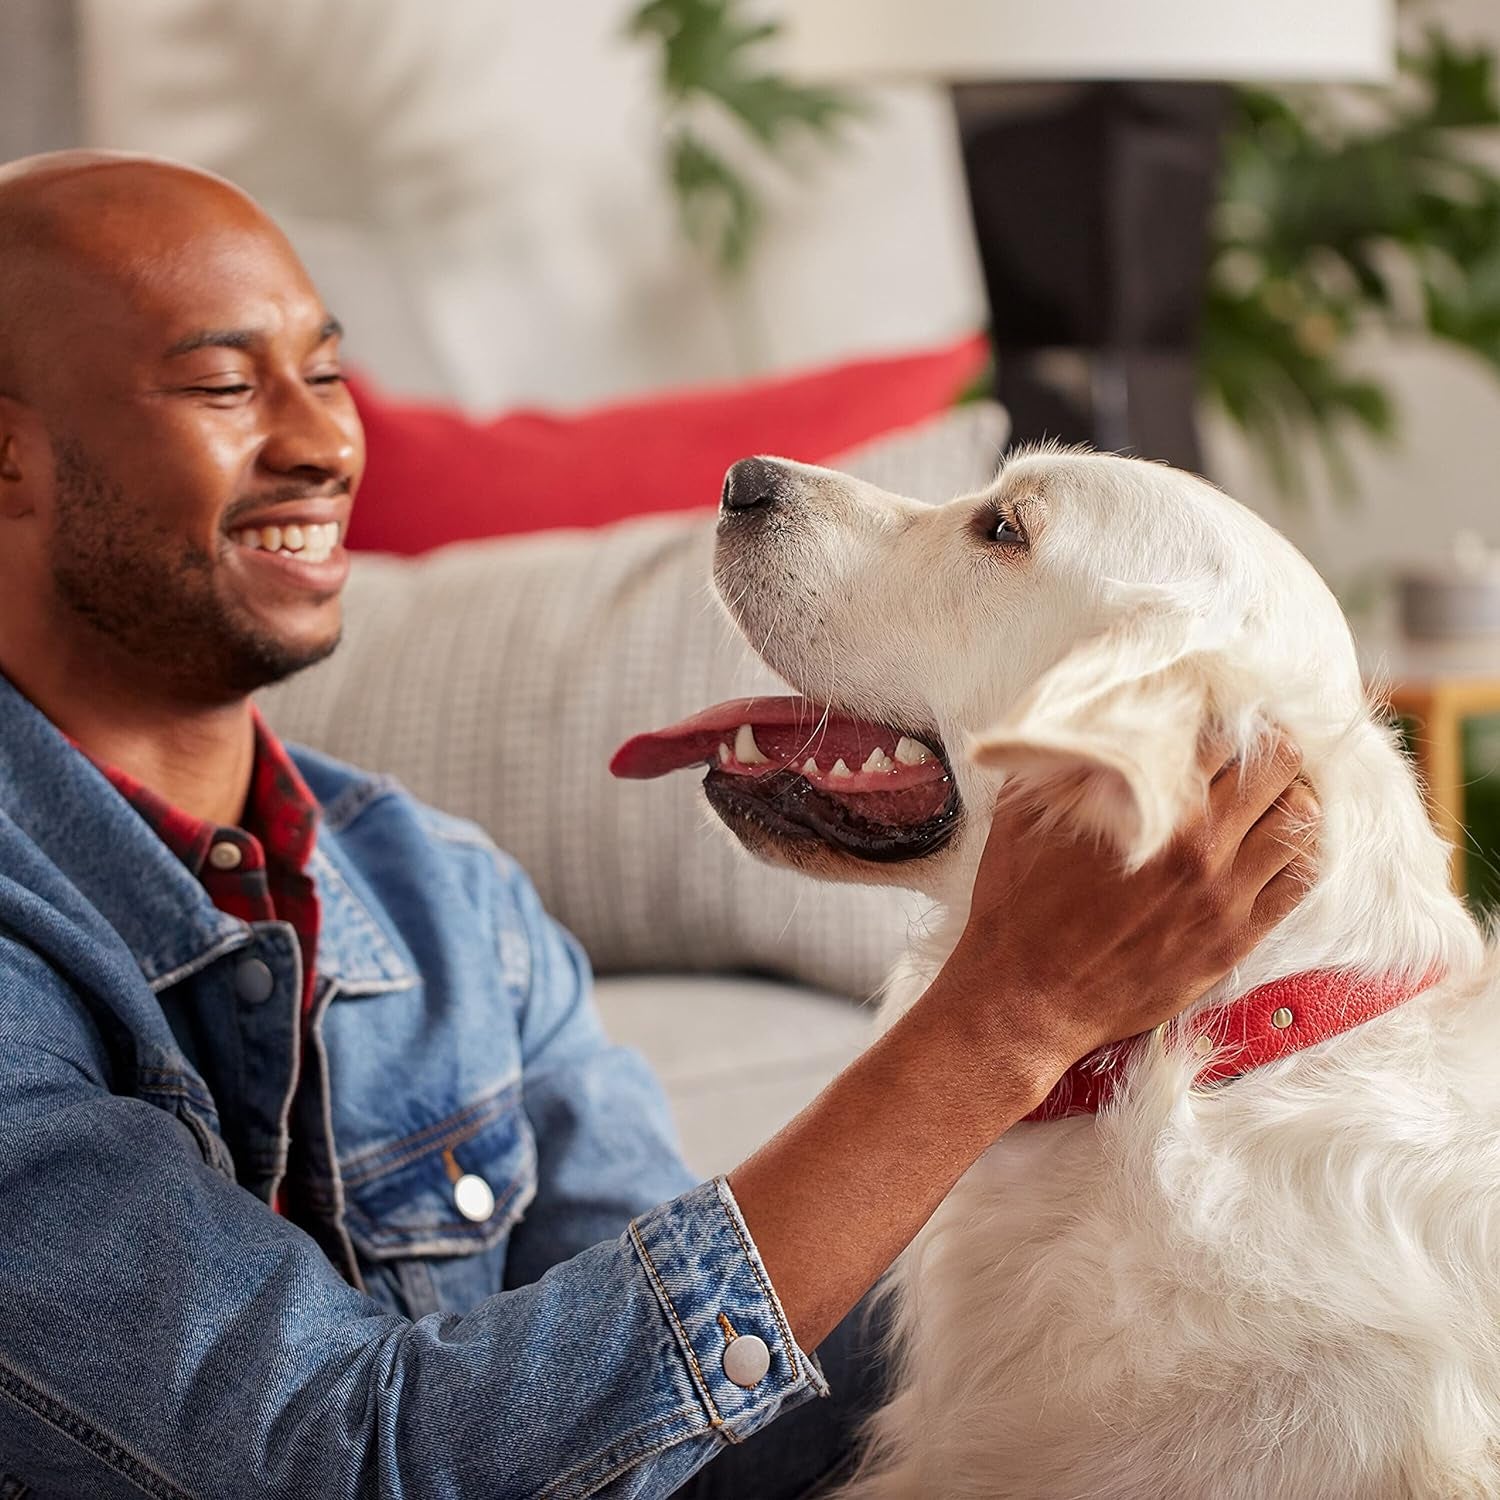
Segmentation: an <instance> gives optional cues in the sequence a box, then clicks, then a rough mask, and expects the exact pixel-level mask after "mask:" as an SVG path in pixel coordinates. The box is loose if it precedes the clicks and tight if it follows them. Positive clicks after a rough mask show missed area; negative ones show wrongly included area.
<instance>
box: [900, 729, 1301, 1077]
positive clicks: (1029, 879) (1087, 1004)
mask: <svg viewBox="0 0 1500 1500" xmlns="http://www.w3.org/2000/svg"><path fill="white" fill-rule="evenodd" d="M1200 763H1201V764H1202V767H1203V770H1204V773H1205V775H1207V776H1209V777H1210V778H1211V780H1210V785H1209V791H1208V796H1207V798H1206V800H1205V803H1204V805H1203V807H1202V808H1201V809H1200V810H1198V811H1197V812H1196V813H1195V814H1194V815H1193V816H1192V817H1191V818H1190V819H1189V821H1188V822H1187V823H1186V824H1185V825H1184V826H1183V827H1182V828H1181V829H1180V830H1179V831H1178V834H1177V836H1176V837H1175V838H1174V839H1173V841H1172V842H1171V844H1170V845H1168V847H1167V848H1166V849H1165V850H1164V851H1163V852H1162V853H1161V854H1159V855H1158V856H1157V857H1156V858H1155V859H1153V860H1151V861H1150V862H1149V863H1148V864H1146V865H1144V866H1142V867H1141V868H1140V869H1139V870H1137V871H1135V872H1134V873H1133V874H1126V873H1125V872H1124V871H1122V870H1121V869H1120V867H1119V864H1118V861H1116V860H1114V859H1112V858H1110V857H1109V856H1107V855H1104V854H1101V852H1100V851H1099V850H1098V849H1097V848H1095V847H1093V846H1092V845H1090V844H1087V843H1082V842H1077V841H1074V840H1071V839H1069V838H1068V837H1067V836H1066V835H1065V834H1063V833H1061V832H1059V831H1057V830H1055V829H1054V830H1051V831H1045V832H1044V831H1043V830H1042V829H1041V828H1040V827H1039V826H1038V822H1037V819H1036V817H1035V816H1034V814H1033V813H1032V812H1031V811H1029V810H1028V808H1027V806H1026V804H1025V803H1024V802H1023V801H1022V800H1021V799H1014V798H1004V797H1002V798H1001V801H1000V806H999V808H998V810H997V812H996V815H995V818H994V821H993V823H992V825H991V828H990V834H989V839H988V842H987V843H986V845H985V851H984V856H983V858H982V860H981V861H980V866H979V874H978V876H977V878H976V880H975V883H974V895H973V899H972V903H971V905H970V913H969V920H968V924H967V926H966V928H965V930H964V933H963V936H962V938H961V939H960V941H959V944H958V947H957V948H956V949H955V951H954V953H953V955H952V957H951V958H950V959H949V961H948V963H947V965H946V966H945V968H944V970H943V974H942V976H941V977H940V980H939V982H938V983H935V984H934V985H933V988H932V991H931V992H929V996H930V998H933V999H936V998H937V995H938V994H942V993H945V992H946V993H951V994H962V995H963V996H965V997H967V1002H968V1003H971V1004H973V1005H975V1006H977V1007H978V1008H979V1013H978V1014H977V1015H976V1016H975V1017H974V1018H973V1019H974V1020H975V1021H978V1020H979V1019H981V1017H983V1018H988V1019H989V1020H990V1021H991V1022H992V1023H993V1024H992V1041H991V1043H990V1045H992V1046H993V1047H995V1048H997V1049H1000V1050H1002V1051H1003V1052H1005V1054H1006V1055H1007V1058H1008V1059H1010V1060H1012V1061H1013V1060H1015V1059H1016V1058H1017V1056H1018V1055H1019V1054H1020V1053H1021V1052H1023V1051H1024V1052H1026V1053H1028V1054H1029V1055H1030V1056H1032V1057H1033V1058H1034V1059H1035V1062H1036V1066H1037V1069H1038V1074H1039V1076H1041V1077H1046V1075H1048V1074H1050V1075H1051V1079H1049V1080H1048V1086H1050V1082H1051V1081H1053V1080H1055V1078H1056V1077H1058V1076H1061V1074H1062V1073H1063V1072H1064V1071H1065V1070H1066V1069H1067V1068H1068V1067H1069V1066H1070V1065H1071V1064H1072V1063H1074V1062H1076V1061H1077V1060H1078V1059H1079V1058H1080V1057H1083V1056H1085V1055H1087V1054H1088V1053H1089V1052H1091V1051H1093V1050H1094V1049H1095V1048H1096V1047H1099V1046H1102V1045H1104V1044H1105V1043H1106V1042H1113V1041H1118V1040H1120V1039H1122V1038H1124V1037H1129V1036H1136V1035H1138V1034H1139V1033H1141V1032H1143V1031H1149V1030H1150V1029H1151V1028H1152V1027H1153V1026H1156V1025H1158V1024H1159V1023H1160V1022H1162V1021H1166V1020H1169V1019H1170V1018H1171V1017H1173V1016H1175V1015H1177V1014H1178V1013H1179V1012H1180V1011H1182V1010H1184V1009H1185V1008H1186V1007H1187V1006H1189V1005H1191V1004H1192V1003H1193V1001H1195V1000H1197V999H1198V998H1199V997H1200V996H1201V995H1202V994H1203V993H1204V992H1205V991H1206V990H1208V989H1210V988H1211V987H1212V986H1213V985H1214V984H1216V983H1217V982H1218V981H1219V980H1220V979H1222V978H1223V977H1224V976H1225V975H1226V974H1227V973H1228V972H1229V971H1230V969H1232V968H1233V967H1234V965H1235V964H1237V963H1238V962H1239V961H1240V960H1241V959H1242V958H1244V957H1245V956H1246V954H1248V953H1249V952H1250V951H1251V950H1252V949H1253V948H1254V947H1255V946H1256V945H1257V944H1258V943H1259V942H1260V941H1261V940H1262V939H1263V938H1264V937H1265V936H1266V934H1267V933H1269V932H1270V930H1271V929H1272V928H1273V927H1275V926H1276V924H1277V923H1278V922H1280V921H1281V920H1282V919H1283V918H1284V917H1285V916H1286V915H1287V914H1288V913H1289V912H1290V911H1291V910H1292V909H1293V907H1295V906H1296V905H1297V903H1298V902H1299V901H1300V900H1301V899H1302V897H1303V895H1304V894H1305V893H1306V891H1307V890H1308V888H1309V887H1310V885H1311V884H1312V881H1313V879H1314V877H1315V875H1316V856H1317V841H1318V831H1319V824H1320V814H1319V809H1318V805H1317V801H1316V799H1315V798H1314V797H1313V794H1312V790H1311V788H1310V787H1309V786H1308V785H1307V783H1306V782H1305V781H1303V780H1301V777H1300V772H1301V768H1302V757H1301V754H1300V753H1299V751H1298V750H1297V747H1296V746H1295V745H1294V744H1292V742H1291V741H1290V740H1288V739H1286V738H1285V737H1280V738H1278V739H1276V740H1275V741H1274V742H1273V743H1272V744H1271V745H1270V747H1269V748H1268V750H1267V752H1266V753H1265V754H1264V755H1262V756H1260V757H1258V758H1257V759H1256V760H1254V761H1253V762H1251V763H1250V764H1249V765H1246V766H1241V765H1240V763H1239V762H1237V761H1232V760H1228V759H1226V757H1225V753H1224V751H1223V749H1222V748H1221V747H1215V746H1208V747H1206V748H1205V750H1204V752H1203V755H1202V757H1201V762H1200ZM923 1003H926V1001H925V1000H924V1002H923ZM960 1003H964V1002H962V1001H961V1002H960ZM1044 1092H1045V1090H1044Z"/></svg>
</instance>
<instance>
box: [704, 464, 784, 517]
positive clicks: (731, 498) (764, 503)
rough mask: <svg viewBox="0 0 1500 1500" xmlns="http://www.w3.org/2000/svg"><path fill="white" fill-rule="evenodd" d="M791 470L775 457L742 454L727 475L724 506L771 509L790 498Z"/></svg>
mask: <svg viewBox="0 0 1500 1500" xmlns="http://www.w3.org/2000/svg"><path fill="white" fill-rule="evenodd" d="M791 477H792V476H791V474H790V473H789V472H788V471H787V469H786V467H785V466H784V465H782V464H779V463H777V461H776V460H775V459H774V458H742V459H741V460H740V461H739V462H738V463H737V464H735V465H734V466H733V467H732V468H731V469H730V471H729V472H728V473H727V474H726V475H725V476H724V491H723V493H722V494H721V495H720V496H719V505H720V508H721V509H722V510H726V511H730V510H754V509H755V508H756V507H757V506H759V507H762V508H763V509H766V510H770V509H771V508H772V507H773V506H775V505H778V504H780V503H781V502H782V501H784V500H785V499H786V498H787V495H788V493H789V486H790V481H791Z"/></svg>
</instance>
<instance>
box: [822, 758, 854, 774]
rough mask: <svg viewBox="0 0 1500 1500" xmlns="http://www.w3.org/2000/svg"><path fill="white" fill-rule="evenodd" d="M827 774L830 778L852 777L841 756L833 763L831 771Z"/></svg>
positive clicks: (851, 772)
mask: <svg viewBox="0 0 1500 1500" xmlns="http://www.w3.org/2000/svg"><path fill="white" fill-rule="evenodd" d="M828 774H829V775H830V776H852V775H853V774H854V772H853V771H851V770H850V769H849V767H848V766H846V765H845V764H844V757H843V756H842V755H841V756H839V758H838V759H837V760H836V761H834V763H833V769H832V770H831V771H829V773H828Z"/></svg>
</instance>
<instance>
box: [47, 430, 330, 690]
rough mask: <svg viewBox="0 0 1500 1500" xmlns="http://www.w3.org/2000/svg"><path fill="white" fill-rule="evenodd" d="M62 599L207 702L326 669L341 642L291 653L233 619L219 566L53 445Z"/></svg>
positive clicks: (65, 443)
mask: <svg viewBox="0 0 1500 1500" xmlns="http://www.w3.org/2000/svg"><path fill="white" fill-rule="evenodd" d="M54 456H55V469H56V481H55V482H56V493H57V519H56V525H55V527H54V530H53V547H52V581H53V587H54V589H55V590H56V593H57V597H58V599H59V600H61V601H62V603H63V604H64V605H66V606H67V607H68V608H69V609H71V610H72V611H73V613H74V614H75V615H77V616H78V617H79V618H80V619H82V620H84V621H85V622H86V623H88V624H89V625H91V626H92V627H93V628H94V629H95V630H97V631H99V632H100V633H101V634H103V635H105V636H107V637H109V639H110V640H111V641H113V642H114V643H115V645H117V646H118V647H119V648H120V649H121V650H122V651H123V652H125V653H126V654H127V655H129V656H130V657H132V658H134V659H135V660H136V661H138V662H139V663H140V665H141V667H142V668H143V670H147V671H152V672H155V673H157V674H158V675H159V680H160V681H161V682H163V683H164V684H170V685H171V686H172V687H173V688H175V689H176V690H178V691H180V692H185V693H186V694H188V695H189V696H192V697H195V698H200V699H203V700H205V701H211V702H217V701H224V700H228V699H233V698H241V697H245V696H246V695H248V694H250V693H253V692H255V691H256V690H257V689H259V688H263V687H267V686H269V685H270V684H271V683H273V682H280V681H281V680H282V679H283V678H286V677H290V676H291V675H292V674H293V673H294V672H300V671H301V670H302V669H303V668H304V667H310V666H312V665H313V664H314V663H315V662H319V661H322V660H323V658H324V657H326V656H327V655H328V654H329V653H330V652H331V651H333V649H334V647H335V646H337V645H338V636H337V635H334V636H333V637H332V639H330V640H328V641H326V642H319V643H318V644H317V645H316V646H314V647H311V648H309V647H306V646H302V647H293V646H291V645H290V644H288V643H287V642H285V641H281V640H278V639H277V638H276V637H275V636H274V635H271V634H270V633H269V632H267V631H265V630H263V629H260V628H259V627H257V626H256V625H255V624H254V623H253V622H252V621H250V620H248V619H244V618H236V615H235V611H234V610H233V608H232V606H231V605H230V604H228V603H227V602H226V601H225V600H223V599H221V598H220V597H219V595H218V594H217V593H216V592H215V589H214V577H215V570H216V567H217V560H216V559H215V558H214V557H213V555H212V554H210V553H208V552H205V551H203V550H202V549H201V548H199V547H197V546H195V545H194V544H193V543H192V542H190V541H189V540H187V539H186V538H184V537H182V536H179V535H176V534H175V533H172V532H170V531H168V530H167V529H166V528H164V527H163V526H162V525H161V524H160V522H159V521H158V520H157V519H156V517H155V516H153V514H152V512H151V508H150V506H149V504H140V503H138V502H135V501H132V500H131V499H129V498H128V497H127V496H126V494H125V492H124V489H123V488H122V487H121V486H120V485H118V484H116V483H114V482H113V481H112V480H111V479H110V478H109V476H108V474H106V473H105V471H104V469H103V467H102V466H101V465H99V464H97V463H95V462H94V461H93V459H92V458H90V457H89V455H88V454H87V453H86V452H85V451H84V449H83V447H82V445H81V444H79V443H77V442H75V441H73V440H72V439H68V438H63V439H58V440H57V441H56V443H55V444H54Z"/></svg>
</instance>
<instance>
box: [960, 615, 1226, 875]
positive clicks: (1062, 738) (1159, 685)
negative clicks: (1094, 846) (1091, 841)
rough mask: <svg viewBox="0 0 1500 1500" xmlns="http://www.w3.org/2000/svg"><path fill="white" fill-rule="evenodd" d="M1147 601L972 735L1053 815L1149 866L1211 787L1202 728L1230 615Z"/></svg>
mask: <svg viewBox="0 0 1500 1500" xmlns="http://www.w3.org/2000/svg"><path fill="white" fill-rule="evenodd" d="M1182 605H1183V601H1176V602H1167V601H1163V600H1160V599H1156V600H1149V601H1147V602H1144V603H1142V604H1141V605H1139V606H1138V607H1136V608H1133V609H1131V610H1130V611H1129V612H1128V613H1127V615H1126V616H1125V618H1124V619H1123V620H1121V621H1120V622H1119V623H1117V624H1115V625H1112V626H1110V627H1109V628H1108V629H1107V630H1105V631H1103V632H1102V633H1101V634H1099V635H1097V636H1094V637H1092V638H1091V639H1089V640H1087V641H1085V642H1083V643H1082V644H1081V645H1079V646H1077V647H1075V648H1074V649H1073V651H1071V652H1070V653H1069V654H1068V655H1067V656H1065V657H1064V658H1063V659H1062V661H1060V662H1058V663H1057V665H1056V666H1054V667H1053V668H1052V669H1051V670H1050V671H1048V672H1047V673H1046V674H1045V675H1044V676H1043V677H1042V678H1041V679H1040V681H1038V682H1037V683H1036V684H1035V686H1034V687H1033V688H1032V689H1031V691H1030V692H1029V693H1027V694H1026V696H1025V697H1024V698H1023V699H1022V700H1021V702H1020V704H1019V705H1018V706H1017V708H1016V710H1015V712H1014V713H1012V714H1011V715H1010V716H1009V718H1007V719H1006V720H1005V721H1004V722H1003V723H1000V724H997V725H995V726H994V727H993V728H991V729H989V730H987V731H986V732H985V733H983V734H980V735H977V736H974V737H972V738H971V740H970V743H969V754H970V757H971V758H972V759H973V761H974V763H975V764H976V765H979V766H983V767H986V768H988V769H991V770H1003V771H1005V772H1006V773H1007V775H1008V776H1009V777H1013V778H1016V779H1017V780H1018V781H1020V782H1023V783H1024V784H1025V785H1026V787H1027V790H1029V791H1033V792H1034V793H1035V794H1036V795H1037V796H1038V798H1039V800H1040V801H1041V802H1042V803H1043V805H1044V806H1045V808H1046V810H1047V812H1048V813H1049V814H1051V815H1052V816H1055V817H1061V818H1062V819H1064V820H1066V821H1068V822H1070V823H1072V824H1074V826H1075V827H1077V828H1078V829H1079V830H1080V831H1082V832H1085V833H1090V834H1093V835H1094V836H1095V837H1097V838H1099V839H1101V840H1102V841H1103V842H1105V843H1107V844H1108V845H1110V846H1111V847H1113V848H1114V849H1115V850H1117V851H1118V852H1119V854H1120V855H1121V856H1122V857H1123V858H1124V860H1125V863H1126V865H1127V866H1128V867H1129V868H1132V869H1134V868H1136V867H1138V866H1139V865H1142V864H1144V863H1145V862H1146V861H1147V860H1149V859H1150V858H1151V857H1152V856H1153V855H1154V854H1156V853H1157V852H1158V851H1159V850H1160V849H1161V848H1162V846H1163V845H1164V844H1166V842H1167V841H1168V840H1169V839H1170V838H1171V836H1172V833H1173V831H1174V830H1175V829H1176V827H1177V825H1178V824H1179V822H1181V820H1182V818H1183V816H1184V814H1185V813H1186V811H1187V808H1188V806H1189V804H1190V803H1191V802H1192V801H1194V800H1196V799H1200V798H1201V797H1202V796H1203V793H1204V785H1205V782H1204V776H1203V772H1202V771H1201V769H1200V768H1199V764H1198V744H1199V739H1200V736H1201V735H1202V734H1203V733H1204V732H1205V731H1206V730H1207V729H1208V727H1209V725H1210V723H1211V721H1212V720H1213V719H1215V718H1216V717H1218V715H1219V714H1220V713H1221V712H1222V710H1223V707H1224V706H1225V705H1224V701H1223V700H1224V698H1225V695H1226V691H1227V689H1228V688H1229V682H1228V680H1227V679H1228V668H1227V658H1226V656H1225V654H1224V652H1223V649H1222V648H1223V646H1224V644H1225V642H1226V641H1227V639H1228V634H1229V626H1228V622H1226V621H1224V620H1223V619H1218V620H1215V619H1213V618H1211V617H1208V616H1206V615H1204V614H1203V613H1201V612H1199V611H1198V610H1197V609H1194V608H1191V607H1187V608H1184V607H1182Z"/></svg>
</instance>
